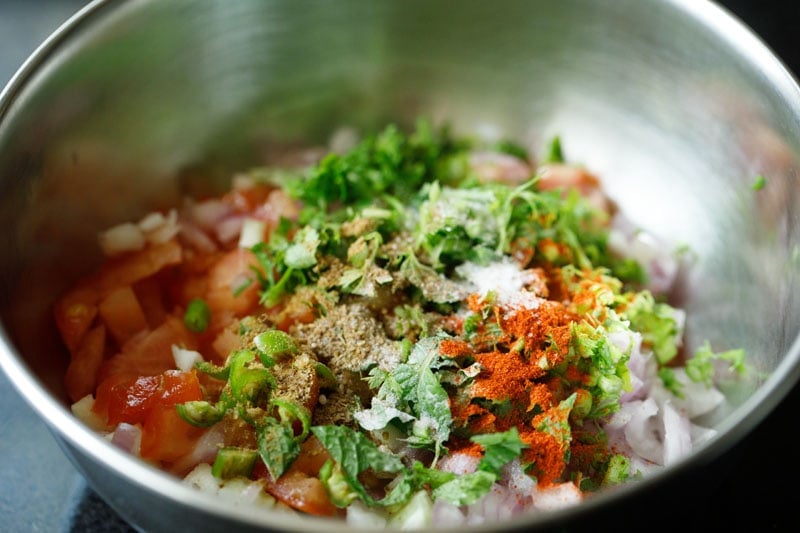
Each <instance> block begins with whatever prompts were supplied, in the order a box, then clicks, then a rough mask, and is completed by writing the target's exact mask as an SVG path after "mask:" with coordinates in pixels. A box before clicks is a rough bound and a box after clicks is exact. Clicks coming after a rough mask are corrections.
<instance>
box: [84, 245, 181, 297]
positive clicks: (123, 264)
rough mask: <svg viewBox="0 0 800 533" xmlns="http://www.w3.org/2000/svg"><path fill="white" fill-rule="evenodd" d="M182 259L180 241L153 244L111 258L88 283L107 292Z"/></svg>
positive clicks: (177, 262) (146, 276) (141, 278)
mask: <svg viewBox="0 0 800 533" xmlns="http://www.w3.org/2000/svg"><path fill="white" fill-rule="evenodd" d="M182 260H183V248H181V245H180V244H178V242H176V241H174V240H170V241H166V242H164V243H160V244H153V245H150V246H148V247H146V248H145V249H143V250H141V251H139V252H133V253H131V254H125V255H123V256H120V257H116V258H113V259H110V260H109V261H108V262H106V263H105V264H104V265H103V267H102V268H101V270H100V272H99V273H98V274H97V275H96V276H95V277H94V278H91V279H89V280H87V283H88V284H90V285H91V286H94V287H96V288H97V289H99V290H100V291H102V292H103V293H106V292H108V291H111V290H113V289H114V288H116V287H121V286H124V285H132V284H134V283H136V282H137V281H141V280H143V279H145V278H148V277H150V276H152V275H153V274H155V273H157V272H159V271H161V269H163V268H164V267H167V266H170V265H177V264H179V263H180V262H181V261H182Z"/></svg>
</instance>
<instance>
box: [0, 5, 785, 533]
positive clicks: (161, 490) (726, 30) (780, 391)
mask: <svg viewBox="0 0 800 533" xmlns="http://www.w3.org/2000/svg"><path fill="white" fill-rule="evenodd" d="M658 1H660V2H662V6H663V7H664V8H665V9H672V10H675V11H680V12H682V15H683V16H685V17H686V18H688V19H691V20H693V21H694V22H695V23H698V24H701V25H702V26H703V28H704V29H705V30H706V31H707V32H708V33H709V34H710V35H713V37H714V38H715V39H719V40H720V41H721V42H724V44H725V45H726V46H727V47H729V48H730V49H731V50H733V51H734V52H735V53H736V54H737V55H738V56H739V57H740V58H741V59H742V60H744V61H746V62H747V64H748V65H750V66H752V67H753V68H754V69H757V70H759V71H761V72H762V74H763V76H764V77H765V78H766V79H768V80H769V82H770V85H771V86H772V87H773V88H774V89H775V90H776V92H777V93H779V95H780V98H781V100H782V101H783V102H785V103H786V104H787V105H788V107H790V108H791V110H792V111H793V112H794V115H795V117H797V118H798V120H800V86H798V82H797V80H796V78H795V75H794V74H793V73H792V72H791V71H790V70H789V69H788V68H787V67H786V66H785V65H784V64H783V62H782V60H781V59H780V58H779V56H778V55H777V54H775V53H774V52H773V51H772V50H771V49H770V48H769V47H768V45H766V44H765V43H764V42H763V41H762V39H761V38H760V37H759V36H758V35H757V34H756V33H755V32H754V31H753V30H752V29H751V28H749V27H748V26H747V25H746V24H745V23H744V22H742V21H741V20H739V19H738V18H737V17H736V16H735V15H733V14H732V13H731V12H730V11H728V10H727V9H726V8H724V7H722V6H720V5H718V4H717V3H716V2H714V1H712V0H700V1H697V0H658ZM132 4H138V2H128V1H126V0H92V1H91V2H89V3H88V4H86V5H85V6H84V7H82V8H81V9H79V10H78V11H76V12H75V13H74V14H73V15H72V16H71V17H69V18H68V19H67V20H66V21H64V22H63V23H62V24H61V25H59V26H58V27H57V28H56V29H55V30H54V31H53V32H51V33H50V35H49V36H48V37H47V38H46V39H45V40H44V41H43V42H42V43H41V44H40V45H39V46H38V47H37V48H36V49H35V50H34V51H33V52H32V53H31V54H30V55H29V56H28V58H27V59H26V60H25V61H24V62H23V63H22V65H21V66H20V67H19V69H18V70H17V71H16V72H15V73H14V74H13V75H12V77H11V78H10V80H9V81H8V83H7V84H6V85H5V87H3V88H2V90H0V128H1V127H2V124H3V123H4V122H5V121H6V120H8V117H9V116H11V115H13V113H14V106H15V104H16V103H17V97H18V96H19V95H20V94H21V93H22V92H23V91H24V90H25V89H26V88H27V87H29V85H30V83H31V82H32V80H34V79H35V78H36V77H37V76H39V75H42V73H43V72H44V71H46V70H47V68H48V67H51V66H52V65H50V62H51V61H53V58H54V56H55V55H57V53H60V52H61V48H60V47H61V46H62V45H65V44H66V45H67V46H68V45H69V42H68V41H69V39H70V38H72V37H73V36H76V35H77V34H79V33H80V32H81V30H82V29H83V28H84V27H87V26H91V25H92V24H93V23H96V22H98V21H100V19H102V18H103V17H114V16H121V15H123V14H124V11H125V8H126V7H130V6H131V5H132ZM0 341H2V342H0V369H2V371H3V372H4V373H5V374H6V376H7V377H8V378H9V381H10V383H11V384H12V387H13V388H14V389H16V391H17V393H18V394H19V395H20V396H21V397H22V398H23V399H24V401H25V402H26V403H27V404H28V405H29V406H30V407H31V408H32V409H33V410H34V411H35V412H36V413H37V414H38V415H39V416H40V417H41V419H42V420H43V421H44V422H45V424H46V426H47V427H48V429H49V430H50V432H51V433H52V434H53V436H54V437H55V438H56V440H57V441H62V442H66V443H67V444H68V445H69V446H70V447H74V448H77V449H78V450H79V451H80V452H81V453H84V454H86V455H87V456H88V457H89V458H91V460H92V461H94V462H95V463H99V464H101V465H102V466H103V467H104V468H107V469H109V470H111V471H113V472H114V473H115V474H116V475H118V476H121V477H123V478H125V480H126V481H127V482H128V483H130V484H131V485H134V486H136V487H138V488H140V489H141V490H144V491H147V492H149V493H152V494H154V495H157V496H158V497H160V498H163V499H165V500H168V501H169V502H170V503H173V504H175V505H182V506H186V507H191V508H193V509H200V510H202V511H204V512H205V513H209V514H212V515H215V517H216V518H221V519H229V520H235V521H238V522H240V523H241V524H242V525H246V526H250V527H267V526H269V527H272V528H274V527H282V528H285V529H286V530H287V531H304V530H308V531H318V530H320V529H322V528H324V529H326V530H329V531H343V532H344V531H351V528H348V527H347V524H346V523H345V522H344V521H331V520H328V519H321V518H317V517H313V516H301V515H293V514H286V513H273V512H269V511H264V510H263V509H258V508H255V507H254V506H253V507H250V506H246V507H231V506H230V505H226V504H225V502H223V501H220V500H219V498H216V497H214V496H213V495H209V494H207V493H204V492H202V491H199V490H196V489H194V488H191V487H189V486H187V485H185V484H183V483H181V480H180V479H178V478H176V477H174V476H172V475H170V474H168V473H166V472H163V471H161V470H159V469H157V468H155V467H153V466H150V465H148V464H146V463H145V462H143V461H141V460H140V459H138V458H136V457H133V456H131V455H129V454H128V453H126V452H124V451H122V450H120V449H118V448H117V447H115V446H113V445H112V444H110V443H109V442H108V441H107V440H106V439H103V438H102V437H101V436H100V435H98V434H97V433H96V432H94V431H93V430H91V429H90V428H89V427H88V426H86V425H85V424H83V423H82V422H81V421H80V420H78V419H77V418H76V417H75V416H74V415H73V414H72V412H71V411H70V409H69V407H68V406H66V405H65V404H64V403H63V402H62V401H60V400H58V399H56V398H55V397H54V396H53V395H52V394H50V392H48V390H47V388H46V387H45V385H44V384H43V382H42V381H41V380H40V379H39V378H38V377H37V376H36V375H35V374H34V373H33V372H32V370H31V369H30V368H29V367H28V365H27V364H26V362H25V361H24V360H23V359H22V357H21V355H20V354H19V353H18V351H17V350H16V348H15V347H14V345H13V343H12V342H11V340H10V338H9V336H8V334H7V331H6V328H5V325H4V324H1V323H0ZM799 382H800V335H798V336H797V337H796V338H795V340H794V342H793V343H792V344H791V346H790V347H789V349H788V351H787V353H786V356H785V357H784V358H783V360H782V361H781V362H780V364H779V365H778V366H777V367H776V368H775V370H774V371H773V372H772V374H771V375H770V376H769V377H768V378H767V379H766V380H765V381H764V382H763V383H762V384H761V385H760V386H759V387H758V389H757V390H756V391H755V393H754V394H752V395H751V396H750V397H749V398H748V399H747V400H746V401H745V402H744V403H742V404H741V405H739V406H738V407H737V408H736V409H735V410H734V411H733V412H732V413H731V415H730V416H728V417H726V419H725V420H724V421H723V422H722V423H721V424H720V425H719V426H718V429H719V435H724V437H725V438H724V439H722V438H719V435H718V436H717V437H714V438H712V439H711V440H710V441H708V442H707V443H705V444H704V445H702V446H701V447H700V448H698V449H695V450H694V451H693V452H692V453H691V454H690V455H689V456H688V457H686V458H684V459H681V460H680V461H679V462H678V463H676V464H674V465H671V466H669V467H667V468H664V469H663V470H660V471H658V472H655V473H653V474H651V475H649V476H647V477H646V478H645V479H644V480H642V481H640V482H637V483H636V484H632V483H629V484H625V485H623V486H621V487H619V490H615V491H606V492H604V493H601V494H598V495H596V496H593V497H592V498H590V499H587V500H586V501H584V502H582V503H580V504H579V505H578V506H575V507H570V508H567V509H563V510H556V511H549V512H545V513H541V514H538V513H536V514H530V515H525V516H522V517H517V518H515V519H513V520H510V521H508V522H507V523H504V524H502V526H503V527H507V528H509V529H511V528H518V527H522V526H526V527H532V526H533V527H538V526H546V525H554V524H558V523H559V522H560V521H562V520H565V519H567V518H568V517H569V518H574V517H575V516H576V515H580V516H586V515H587V514H589V513H592V512H594V511H596V510H598V509H600V508H603V507H606V506H608V505H610V504H613V503H618V502H620V501H622V500H623V499H625V498H627V496H628V495H629V494H630V493H632V492H633V491H637V492H638V491H644V490H647V488H649V487H651V486H660V485H663V484H664V483H665V482H666V481H667V480H669V479H674V478H676V477H678V476H680V475H682V474H683V473H684V472H686V471H687V470H688V469H690V468H692V467H694V466H697V465H701V464H709V463H710V462H712V461H714V460H716V459H718V458H719V457H721V456H722V455H723V454H724V453H725V452H727V451H728V450H729V449H730V448H732V447H733V446H735V445H736V444H737V443H739V442H740V441H742V440H743V439H744V438H745V437H746V436H747V435H748V434H749V433H750V432H751V431H752V430H753V429H754V428H755V427H756V426H758V425H759V424H760V423H761V422H762V421H763V420H764V418H766V416H767V415H768V414H769V413H771V412H772V411H773V410H774V409H775V407H777V405H778V404H779V403H780V402H781V401H782V400H783V399H784V398H785V397H786V396H787V395H788V393H789V391H790V390H792V389H793V388H794V387H795V386H797V384H798V383H799ZM69 459H70V460H71V461H72V462H73V463H75V460H74V458H72V457H69ZM76 466H78V469H79V470H81V472H82V474H83V475H84V476H85V475H86V474H85V472H84V471H83V470H82V468H81V467H80V466H79V465H76ZM101 496H102V495H101ZM108 503H109V505H111V506H112V507H113V508H114V509H115V510H117V511H120V509H118V508H117V507H116V504H115V503H114V502H108ZM122 517H123V518H126V517H125V516H124V514H123V516H122ZM447 529H448V528H443V529H442V530H443V531H444V530H447ZM460 529H462V530H463V529H464V528H463V527H462V528H460ZM469 530H470V531H476V532H478V531H496V528H487V527H484V526H477V527H471V528H469Z"/></svg>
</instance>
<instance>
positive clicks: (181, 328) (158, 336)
mask: <svg viewBox="0 0 800 533" xmlns="http://www.w3.org/2000/svg"><path fill="white" fill-rule="evenodd" d="M173 344H174V345H176V346H180V347H183V348H186V349H189V350H194V349H196V348H197V340H196V338H195V336H194V334H192V332H190V331H189V330H188V329H187V328H186V326H185V325H184V324H183V320H182V319H181V318H178V317H176V316H174V315H168V316H167V319H166V320H165V321H164V323H163V324H161V325H160V326H159V327H157V328H156V329H154V330H153V331H149V332H146V333H145V334H143V335H142V334H140V335H137V336H135V337H133V338H131V339H130V340H129V341H128V342H127V343H125V345H124V346H123V347H122V351H121V352H119V353H118V354H116V355H114V356H113V357H112V358H110V359H108V360H107V361H106V362H105V363H104V364H103V366H102V367H101V368H100V375H99V376H98V379H99V380H100V381H104V380H105V379H107V378H108V377H110V376H113V375H115V374H127V375H132V374H133V375H138V376H155V375H158V374H161V373H162V372H164V371H166V370H169V369H171V368H174V367H175V359H174V358H173V356H172V345H173Z"/></svg>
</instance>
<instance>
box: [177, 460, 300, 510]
mask: <svg viewBox="0 0 800 533" xmlns="http://www.w3.org/2000/svg"><path fill="white" fill-rule="evenodd" d="M183 482H184V483H185V484H187V485H190V486H192V487H194V488H196V489H199V490H201V491H203V492H207V493H209V494H215V495H217V496H219V497H221V498H222V499H224V500H225V501H226V502H228V503H229V504H230V505H233V506H235V507H238V506H240V505H253V504H255V505H258V506H260V507H263V508H267V509H273V510H278V511H287V512H294V511H293V510H292V509H290V508H289V507H287V506H286V505H285V504H283V503H281V502H278V501H277V500H275V498H273V497H272V496H270V495H269V494H267V493H266V492H265V491H264V481H263V480H260V481H251V480H249V479H246V478H243V477H235V478H231V479H226V480H220V479H217V478H215V477H214V475H213V474H212V473H211V465H209V464H206V463H201V464H199V465H197V466H196V467H195V468H194V470H192V471H191V472H189V474H187V475H186V477H185V478H183Z"/></svg>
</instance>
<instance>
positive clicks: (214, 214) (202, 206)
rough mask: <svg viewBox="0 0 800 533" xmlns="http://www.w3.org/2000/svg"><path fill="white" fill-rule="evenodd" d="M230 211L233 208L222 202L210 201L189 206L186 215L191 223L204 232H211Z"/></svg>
mask: <svg viewBox="0 0 800 533" xmlns="http://www.w3.org/2000/svg"><path fill="white" fill-rule="evenodd" d="M232 210H233V208H232V207H231V206H230V205H228V204H226V203H225V202H223V201H222V200H218V199H210V200H205V201H203V202H198V203H194V204H191V205H190V206H189V209H188V211H189V213H188V214H189V218H190V219H191V221H192V222H194V223H195V224H197V225H198V226H200V227H201V228H202V229H204V230H206V231H211V230H213V229H214V227H215V226H216V225H217V224H218V223H219V222H220V220H222V219H224V218H225V217H227V216H228V215H229V214H230V213H231V212H232Z"/></svg>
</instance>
